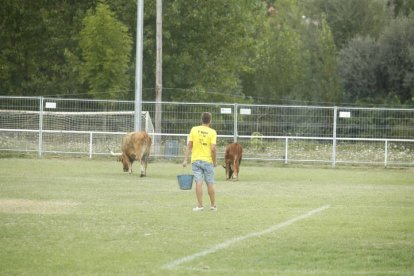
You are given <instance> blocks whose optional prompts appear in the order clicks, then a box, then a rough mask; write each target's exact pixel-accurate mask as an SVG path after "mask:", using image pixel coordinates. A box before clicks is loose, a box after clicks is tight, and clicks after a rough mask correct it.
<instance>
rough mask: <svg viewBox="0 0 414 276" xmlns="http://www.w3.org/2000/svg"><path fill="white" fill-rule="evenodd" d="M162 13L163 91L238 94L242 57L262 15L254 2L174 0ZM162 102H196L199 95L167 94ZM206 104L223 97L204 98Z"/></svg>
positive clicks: (246, 64) (244, 64)
mask: <svg viewBox="0 0 414 276" xmlns="http://www.w3.org/2000/svg"><path fill="white" fill-rule="evenodd" d="M163 10H164V11H165V13H164V23H163V26H165V27H164V32H163V36H164V43H163V46H164V48H163V55H164V56H163V65H164V67H163V72H164V73H163V76H164V77H163V83H164V87H167V88H182V89H189V90H187V91H191V90H192V89H193V88H194V89H196V90H197V91H205V92H206V93H210V92H220V93H221V94H222V95H224V97H225V98H228V97H230V96H231V95H240V94H241V86H240V77H239V76H240V73H241V72H243V71H245V70H248V68H249V66H250V64H249V62H248V59H249V57H248V56H247V53H248V52H249V50H250V49H252V47H253V45H254V35H255V32H256V30H257V29H258V25H260V22H261V20H262V18H261V17H259V16H258V14H263V15H264V14H265V6H264V5H263V4H262V3H261V2H259V1H248V0H243V1H240V0H230V1H224V2H223V1H220V0H210V1H205V0H194V1H190V2H189V1H185V0H177V1H171V2H167V3H166V5H165V8H164V9H163ZM170 91H171V90H168V89H167V90H166V89H164V92H165V94H163V96H164V95H165V98H166V99H173V100H192V101H195V100H199V99H200V98H199V95H200V94H199V93H191V92H189V93H176V94H170V93H169V92H170ZM206 98H207V99H208V100H209V101H217V100H218V101H220V100H221V99H223V97H222V96H220V95H218V94H215V93H211V94H207V96H206Z"/></svg>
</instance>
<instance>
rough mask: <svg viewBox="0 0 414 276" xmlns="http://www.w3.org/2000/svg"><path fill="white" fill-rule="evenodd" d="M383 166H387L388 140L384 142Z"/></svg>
mask: <svg viewBox="0 0 414 276" xmlns="http://www.w3.org/2000/svg"><path fill="white" fill-rule="evenodd" d="M384 155H385V157H384V166H385V167H387V166H388V140H385V153H384Z"/></svg>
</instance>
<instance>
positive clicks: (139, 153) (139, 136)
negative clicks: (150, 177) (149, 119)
mask: <svg viewBox="0 0 414 276" xmlns="http://www.w3.org/2000/svg"><path fill="white" fill-rule="evenodd" d="M121 149H122V153H121V154H119V155H118V156H119V157H118V161H120V162H122V164H123V169H124V172H129V173H132V163H134V161H135V160H139V161H140V163H141V177H143V176H146V174H147V164H148V158H149V154H150V149H151V137H149V135H148V134H147V133H146V132H145V131H139V132H130V133H128V134H126V135H125V136H124V137H122V147H121ZM113 155H114V154H113Z"/></svg>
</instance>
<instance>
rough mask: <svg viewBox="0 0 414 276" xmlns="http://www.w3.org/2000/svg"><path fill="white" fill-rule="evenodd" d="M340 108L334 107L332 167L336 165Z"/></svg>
mask: <svg viewBox="0 0 414 276" xmlns="http://www.w3.org/2000/svg"><path fill="white" fill-rule="evenodd" d="M337 113H338V107H337V106H335V107H334V117H333V131H332V167H335V165H336V120H337V118H338V116H337Z"/></svg>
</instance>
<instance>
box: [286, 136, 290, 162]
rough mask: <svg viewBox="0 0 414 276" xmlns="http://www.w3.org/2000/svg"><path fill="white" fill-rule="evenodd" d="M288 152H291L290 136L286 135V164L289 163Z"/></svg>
mask: <svg viewBox="0 0 414 276" xmlns="http://www.w3.org/2000/svg"><path fill="white" fill-rule="evenodd" d="M288 154H289V138H288V137H286V138H285V164H287V163H288V160H289V157H288Z"/></svg>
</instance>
